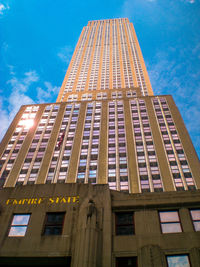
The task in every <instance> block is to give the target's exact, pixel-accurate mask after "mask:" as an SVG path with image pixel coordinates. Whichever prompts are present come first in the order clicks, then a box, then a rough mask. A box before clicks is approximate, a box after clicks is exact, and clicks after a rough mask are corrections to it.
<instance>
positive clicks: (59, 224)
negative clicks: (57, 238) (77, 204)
mask: <svg viewBox="0 0 200 267" xmlns="http://www.w3.org/2000/svg"><path fill="white" fill-rule="evenodd" d="M64 217H65V212H49V213H47V214H46V218H45V225H44V231H43V235H61V234H62V228H63V222H64Z"/></svg>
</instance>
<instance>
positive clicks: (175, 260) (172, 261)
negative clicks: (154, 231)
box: [167, 255, 191, 267]
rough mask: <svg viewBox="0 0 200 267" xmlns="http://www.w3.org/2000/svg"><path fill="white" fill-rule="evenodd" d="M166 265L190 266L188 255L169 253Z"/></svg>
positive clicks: (169, 266)
mask: <svg viewBox="0 0 200 267" xmlns="http://www.w3.org/2000/svg"><path fill="white" fill-rule="evenodd" d="M167 264H168V267H180V266H184V267H190V266H191V265H190V261H189V257H188V255H171V256H167Z"/></svg>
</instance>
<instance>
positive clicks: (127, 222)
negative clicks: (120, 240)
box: [115, 212, 134, 235]
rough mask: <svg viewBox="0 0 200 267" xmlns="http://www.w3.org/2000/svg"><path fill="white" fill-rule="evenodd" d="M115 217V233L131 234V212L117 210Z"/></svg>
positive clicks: (132, 224) (132, 230) (132, 232)
mask: <svg viewBox="0 0 200 267" xmlns="http://www.w3.org/2000/svg"><path fill="white" fill-rule="evenodd" d="M115 218H116V235H133V234H134V221H133V212H117V213H116V214H115Z"/></svg>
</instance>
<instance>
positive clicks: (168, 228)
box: [159, 211, 182, 233]
mask: <svg viewBox="0 0 200 267" xmlns="http://www.w3.org/2000/svg"><path fill="white" fill-rule="evenodd" d="M159 217H160V223H161V230H162V233H178V232H182V228H181V223H180V218H179V214H178V211H160V212H159Z"/></svg>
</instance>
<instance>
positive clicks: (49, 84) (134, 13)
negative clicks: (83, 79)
mask: <svg viewBox="0 0 200 267" xmlns="http://www.w3.org/2000/svg"><path fill="white" fill-rule="evenodd" d="M119 17H128V18H129V20H130V21H131V22H133V24H134V27H135V30H136V33H137V36H138V39H139V43H140V46H141V49H142V52H143V56H144V59H145V63H146V66H147V70H148V73H149V76H150V80H151V83H152V87H153V90H154V94H171V95H173V97H174V99H175V102H176V104H177V106H178V108H179V110H180V112H181V114H182V116H183V119H184V121H185V124H186V126H187V128H188V130H189V133H190V135H191V138H192V141H193V144H194V146H195V148H196V150H197V152H198V154H199V155H200V119H199V118H200V107H199V106H200V105H199V103H200V34H199V29H200V0H125V1H123V0H101V1H94V0H87V1H80V0H77V1H69V0H68V1H67V0H57V1H55V0H28V1H27V0H0V29H1V31H0V139H1V138H2V137H3V135H4V133H5V131H6V129H7V128H8V126H9V124H10V122H11V120H12V119H13V117H14V115H15V114H16V112H17V111H18V109H19V107H20V106H21V105H22V104H31V103H43V102H54V101H55V100H56V96H57V93H58V91H59V88H60V86H61V84H62V80H63V78H64V75H65V72H66V70H67V66H68V64H69V61H70V58H71V56H72V53H73V50H74V47H75V45H76V42H77V40H78V38H79V35H80V33H81V30H82V27H83V26H85V25H87V22H88V20H96V19H107V18H119Z"/></svg>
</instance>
